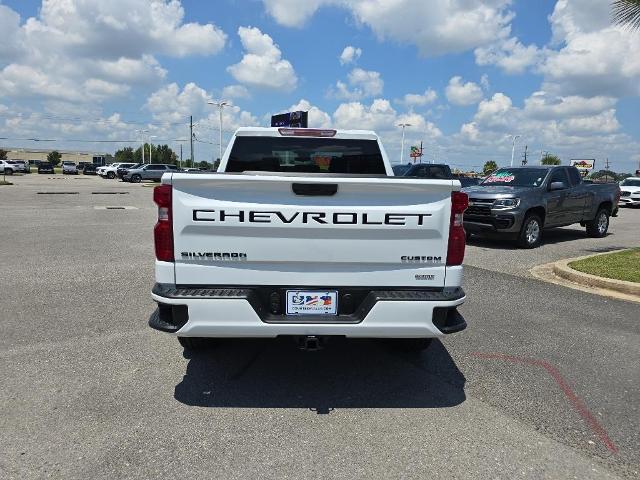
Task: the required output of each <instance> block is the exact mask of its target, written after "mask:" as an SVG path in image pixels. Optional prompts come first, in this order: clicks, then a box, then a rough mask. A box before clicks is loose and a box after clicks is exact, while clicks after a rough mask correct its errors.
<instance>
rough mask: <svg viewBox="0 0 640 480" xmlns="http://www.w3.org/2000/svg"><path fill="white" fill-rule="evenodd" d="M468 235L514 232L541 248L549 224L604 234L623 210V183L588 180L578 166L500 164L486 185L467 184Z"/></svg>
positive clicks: (514, 235) (527, 245) (520, 240)
mask: <svg viewBox="0 0 640 480" xmlns="http://www.w3.org/2000/svg"><path fill="white" fill-rule="evenodd" d="M464 191H465V192H466V193H467V194H468V195H469V208H467V210H466V212H465V213H464V229H465V231H466V232H467V235H479V236H493V235H500V236H509V237H511V238H513V239H515V240H517V242H518V244H519V245H520V246H521V247H523V248H535V247H537V246H538V245H540V242H541V241H542V231H543V229H547V228H553V227H564V226H567V225H572V224H574V223H579V224H580V225H582V226H584V227H586V229H587V235H589V236H590V237H604V236H605V235H606V234H607V230H608V229H609V217H610V216H614V217H615V216H616V215H617V213H618V200H619V199H620V188H619V187H618V185H617V184H614V183H609V184H587V183H584V182H583V181H582V177H581V176H580V172H579V171H578V170H577V169H576V168H575V167H563V166H560V167H556V166H531V167H513V168H500V169H498V170H496V171H495V172H493V173H492V174H491V175H489V176H488V177H487V178H486V179H485V180H484V181H483V182H482V183H481V184H480V185H477V186H474V187H469V188H465V189H464Z"/></svg>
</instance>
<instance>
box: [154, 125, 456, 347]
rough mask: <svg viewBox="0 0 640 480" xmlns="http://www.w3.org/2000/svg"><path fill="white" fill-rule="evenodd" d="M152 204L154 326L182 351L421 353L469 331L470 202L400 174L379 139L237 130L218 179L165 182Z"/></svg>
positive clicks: (443, 183)
mask: <svg viewBox="0 0 640 480" xmlns="http://www.w3.org/2000/svg"><path fill="white" fill-rule="evenodd" d="M154 201H155V203H156V204H157V205H158V222H157V224H156V226H155V230H154V236H155V253H156V264H155V277H156V283H155V285H154V287H153V291H152V297H153V300H154V301H155V302H157V304H158V309H157V310H156V312H155V313H154V314H153V315H152V316H151V318H150V320H149V324H150V326H151V327H153V328H155V329H157V330H160V331H164V332H169V333H171V334H173V335H175V336H177V337H178V340H179V341H180V343H181V344H182V346H183V347H185V348H197V347H199V346H202V345H206V342H205V341H204V339H205V338H218V337H277V336H292V337H296V338H297V339H298V340H299V342H300V346H301V348H304V349H308V350H313V349H317V348H319V347H320V346H321V345H322V343H323V342H324V340H325V339H326V338H328V337H331V336H344V337H361V338H362V337H368V338H388V339H397V340H395V341H396V342H398V343H400V344H402V345H403V346H406V347H407V348H416V349H421V348H426V347H427V346H428V344H429V342H430V341H431V339H433V338H434V337H440V336H442V335H444V334H448V333H454V332H458V331H460V330H463V329H464V328H465V327H466V322H465V320H464V318H463V317H462V316H461V315H460V314H459V313H458V311H457V309H456V307H458V306H459V305H460V304H462V303H463V302H464V300H465V294H464V292H463V290H462V288H461V284H462V260H463V257H464V250H465V235H464V230H463V224H462V221H463V219H462V216H463V212H464V210H465V209H466V207H467V203H468V202H467V195H466V194H465V193H462V192H460V183H459V182H458V181H457V180H426V179H417V178H408V177H394V176H393V172H392V169H391V165H390V164H389V161H388V158H387V155H386V153H385V151H384V148H383V146H382V144H381V142H380V140H379V138H378V136H377V135H376V134H375V133H374V132H370V131H358V130H337V131H336V130H315V129H294V128H240V129H239V130H238V131H236V133H235V134H234V136H233V138H232V139H231V141H230V143H229V145H228V147H227V149H226V152H225V154H224V155H223V158H222V161H221V163H220V168H219V170H218V172H217V173H202V174H195V175H194V174H193V173H167V174H165V175H164V176H163V177H162V184H161V185H159V186H158V187H156V188H155V191H154Z"/></svg>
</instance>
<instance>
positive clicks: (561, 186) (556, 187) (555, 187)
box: [549, 182, 567, 192]
mask: <svg viewBox="0 0 640 480" xmlns="http://www.w3.org/2000/svg"><path fill="white" fill-rule="evenodd" d="M566 188H567V186H566V185H565V184H564V182H551V185H549V191H550V192H553V191H554V190H565V189H566Z"/></svg>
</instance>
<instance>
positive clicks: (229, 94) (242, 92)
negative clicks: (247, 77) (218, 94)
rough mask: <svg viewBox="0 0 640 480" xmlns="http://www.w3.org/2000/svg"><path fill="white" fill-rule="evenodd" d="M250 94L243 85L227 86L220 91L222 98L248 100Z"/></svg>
mask: <svg viewBox="0 0 640 480" xmlns="http://www.w3.org/2000/svg"><path fill="white" fill-rule="evenodd" d="M249 97H251V94H250V93H249V90H247V87H245V86H243V85H227V86H226V87H224V88H223V89H222V98H249Z"/></svg>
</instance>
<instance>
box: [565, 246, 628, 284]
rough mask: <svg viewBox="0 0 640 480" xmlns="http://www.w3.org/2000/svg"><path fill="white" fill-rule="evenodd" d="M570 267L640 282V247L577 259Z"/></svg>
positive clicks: (584, 271)
mask: <svg viewBox="0 0 640 480" xmlns="http://www.w3.org/2000/svg"><path fill="white" fill-rule="evenodd" d="M569 267H571V268H573V269H574V270H578V271H579V272H583V273H589V274H591V275H596V276H598V277H604V278H613V279H615V280H625V281H627V282H636V283H640V248H632V249H631V250H625V251H623V252H616V253H607V254H605V255H596V256H595V257H589V258H585V259H583V260H576V261H575V262H570V263H569Z"/></svg>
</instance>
